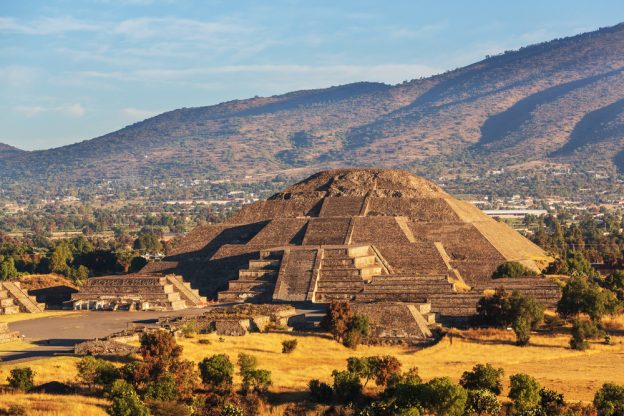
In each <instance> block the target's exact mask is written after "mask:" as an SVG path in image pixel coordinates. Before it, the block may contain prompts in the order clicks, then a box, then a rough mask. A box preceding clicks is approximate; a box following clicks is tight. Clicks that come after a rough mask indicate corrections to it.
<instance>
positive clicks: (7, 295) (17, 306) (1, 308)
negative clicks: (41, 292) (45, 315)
mask: <svg viewBox="0 0 624 416" xmlns="http://www.w3.org/2000/svg"><path fill="white" fill-rule="evenodd" d="M44 309H45V304H44V303H39V302H37V300H36V299H35V297H34V296H30V295H29V294H28V292H27V291H25V290H24V289H22V287H21V285H20V283H19V282H13V281H4V282H0V315H8V314H12V313H18V312H28V313H36V312H43V311H44Z"/></svg>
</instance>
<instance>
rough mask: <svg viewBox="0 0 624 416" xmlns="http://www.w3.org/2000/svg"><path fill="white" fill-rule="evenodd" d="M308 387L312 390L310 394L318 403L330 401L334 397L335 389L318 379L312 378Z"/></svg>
mask: <svg viewBox="0 0 624 416" xmlns="http://www.w3.org/2000/svg"><path fill="white" fill-rule="evenodd" d="M308 389H309V390H310V395H311V396H312V398H313V399H314V401H315V402H317V403H329V402H330V401H331V400H332V398H333V397H334V389H332V387H331V386H330V385H329V384H327V383H323V382H321V381H319V380H316V379H314V380H310V382H309V383H308Z"/></svg>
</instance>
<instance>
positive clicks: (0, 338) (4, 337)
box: [0, 322, 20, 344]
mask: <svg viewBox="0 0 624 416" xmlns="http://www.w3.org/2000/svg"><path fill="white" fill-rule="evenodd" d="M18 339H20V333H19V331H11V329H10V328H9V324H8V323H6V322H0V344H1V343H3V342H11V341H15V340H18Z"/></svg>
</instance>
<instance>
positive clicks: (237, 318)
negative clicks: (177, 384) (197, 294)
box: [159, 304, 305, 336]
mask: <svg viewBox="0 0 624 416" xmlns="http://www.w3.org/2000/svg"><path fill="white" fill-rule="evenodd" d="M159 324H160V326H161V327H163V328H165V329H169V330H171V331H173V332H176V333H177V332H181V331H182V328H183V327H184V326H186V325H192V326H193V329H194V330H195V331H196V332H198V333H210V332H216V333H217V335H227V336H242V335H246V334H248V333H249V332H265V331H267V330H268V329H281V330H291V329H292V327H293V326H299V327H301V326H302V325H304V324H305V316H304V315H303V314H300V313H298V312H297V311H296V309H295V308H294V307H293V306H291V305H277V304H273V305H272V304H265V305H252V304H242V305H233V306H225V307H215V308H211V309H210V310H208V311H207V312H205V313H203V314H202V315H198V316H192V317H188V316H187V317H173V318H172V317H166V318H162V319H160V320H159Z"/></svg>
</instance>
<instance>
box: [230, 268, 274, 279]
mask: <svg viewBox="0 0 624 416" xmlns="http://www.w3.org/2000/svg"><path fill="white" fill-rule="evenodd" d="M276 277H277V270H249V269H247V270H239V271H238V278H239V279H251V280H253V279H258V278H276Z"/></svg>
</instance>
